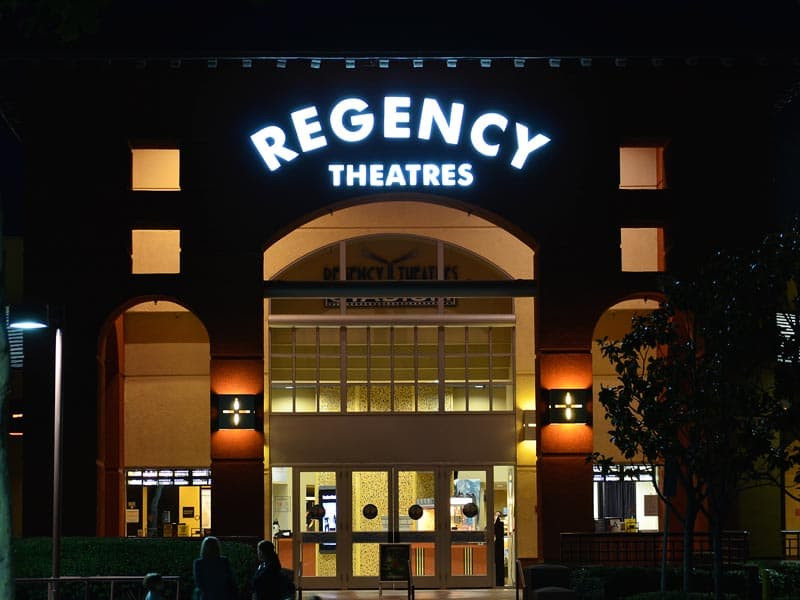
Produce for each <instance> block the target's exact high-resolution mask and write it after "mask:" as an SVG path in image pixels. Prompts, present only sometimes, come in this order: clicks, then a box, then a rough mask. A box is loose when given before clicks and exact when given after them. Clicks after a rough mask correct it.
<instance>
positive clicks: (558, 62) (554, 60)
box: [547, 58, 561, 69]
mask: <svg viewBox="0 0 800 600" xmlns="http://www.w3.org/2000/svg"><path fill="white" fill-rule="evenodd" d="M547 63H548V64H549V65H550V67H551V68H553V69H557V68H559V67H560V66H561V59H560V58H551V59H549V60H548V61H547Z"/></svg>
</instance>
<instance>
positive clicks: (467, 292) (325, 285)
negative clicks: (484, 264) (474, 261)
mask: <svg viewBox="0 0 800 600" xmlns="http://www.w3.org/2000/svg"><path fill="white" fill-rule="evenodd" d="M536 292H537V286H536V280H534V279H498V280H471V281H467V280H465V281H457V280H456V281H453V280H430V279H407V280H393V281H358V280H355V281H281V280H277V279H270V280H267V281H265V282H264V297H265V298H351V297H364V298H382V297H383V298H385V297H400V296H403V297H411V298H430V297H456V298H481V297H482V298H507V297H534V296H536Z"/></svg>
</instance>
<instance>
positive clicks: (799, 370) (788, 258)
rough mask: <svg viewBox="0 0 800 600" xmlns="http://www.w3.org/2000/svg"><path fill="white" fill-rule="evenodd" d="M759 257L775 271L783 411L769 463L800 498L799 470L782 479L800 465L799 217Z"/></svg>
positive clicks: (777, 380) (777, 387)
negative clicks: (779, 440) (778, 438)
mask: <svg viewBox="0 0 800 600" xmlns="http://www.w3.org/2000/svg"><path fill="white" fill-rule="evenodd" d="M758 260H759V261H760V262H761V263H763V264H764V265H765V269H767V270H768V271H769V272H771V273H773V274H774V277H775V280H776V283H775V287H776V289H777V297H776V301H775V319H776V324H777V329H776V334H777V346H778V349H777V352H776V364H775V370H774V393H775V396H776V397H777V398H778V399H779V400H780V402H781V404H782V406H783V409H784V410H783V415H782V417H783V418H782V419H781V420H780V422H779V423H777V424H776V430H777V431H778V432H779V435H780V436H782V443H780V444H777V445H775V447H774V451H773V455H772V457H771V463H770V465H771V466H772V467H773V469H774V470H773V471H772V473H774V474H777V475H778V477H776V479H775V483H776V484H777V485H778V486H780V487H781V488H783V490H784V492H785V493H786V494H787V495H788V496H790V497H791V498H793V499H794V500H797V501H800V469H798V470H797V471H795V477H794V485H793V486H790V487H787V486H786V481H785V479H784V474H785V473H786V472H787V471H789V470H791V469H793V468H796V467H798V466H799V465H800V445H798V441H800V216H796V217H795V218H794V220H793V221H792V223H791V225H790V226H789V227H788V228H786V229H785V230H784V231H781V232H778V233H775V234H772V235H768V236H767V237H766V238H765V240H764V242H763V243H762V245H761V248H760V249H759V254H758Z"/></svg>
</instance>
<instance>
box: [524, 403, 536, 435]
mask: <svg viewBox="0 0 800 600" xmlns="http://www.w3.org/2000/svg"><path fill="white" fill-rule="evenodd" d="M531 440H533V441H535V440H536V411H535V410H523V411H522V441H523V442H524V441H531Z"/></svg>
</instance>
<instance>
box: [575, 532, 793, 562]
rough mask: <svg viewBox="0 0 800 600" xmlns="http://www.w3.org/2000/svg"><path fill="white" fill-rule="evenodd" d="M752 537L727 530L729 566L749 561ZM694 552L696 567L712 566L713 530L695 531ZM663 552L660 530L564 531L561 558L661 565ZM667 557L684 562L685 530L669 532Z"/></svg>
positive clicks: (724, 548)
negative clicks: (620, 531)
mask: <svg viewBox="0 0 800 600" xmlns="http://www.w3.org/2000/svg"><path fill="white" fill-rule="evenodd" d="M798 533H800V532H798ZM748 540H749V533H748V532H747V531H725V532H723V534H722V564H723V566H724V567H725V568H735V567H741V566H742V565H743V564H744V563H745V562H746V561H747V559H748V558H749V543H748ZM795 548H797V546H795ZM692 552H693V555H694V556H693V559H694V566H696V567H710V566H711V557H712V546H711V534H710V533H709V532H707V531H699V532H695V534H694V545H693V548H692ZM663 555H664V534H663V533H660V532H655V531H654V532H640V533H562V534H561V561H562V562H564V563H569V564H574V565H636V566H659V565H660V564H661V558H662V556H663ZM666 560H667V562H668V563H671V564H680V563H682V562H683V533H680V532H679V533H671V534H669V535H668V537H667V543H666Z"/></svg>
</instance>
